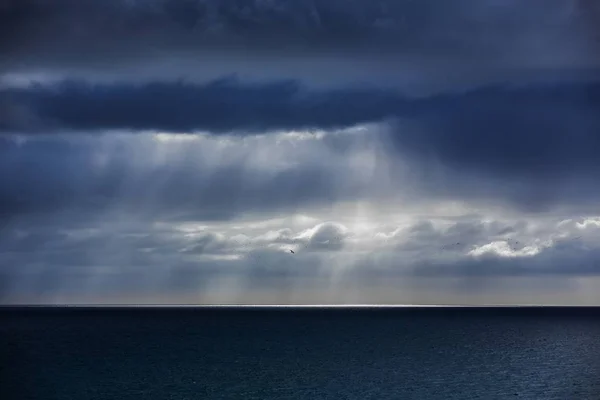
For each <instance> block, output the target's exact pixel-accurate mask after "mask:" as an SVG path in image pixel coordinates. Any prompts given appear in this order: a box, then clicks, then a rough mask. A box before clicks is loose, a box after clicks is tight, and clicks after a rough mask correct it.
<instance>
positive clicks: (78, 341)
mask: <svg viewBox="0 0 600 400" xmlns="http://www.w3.org/2000/svg"><path fill="white" fill-rule="evenodd" d="M508 398H510V399H512V398H520V399H560V400H569V399H600V309H595V308H586V309H576V308H441V309H433V308H420V309H419V308H415V309H411V308H394V309H389V308H385V309H365V308H360V309H336V308H333V309H315V308H308V309H294V308H281V309H260V308H259V309H250V308H242V309H226V308H214V309H201V308H200V309H199V308H184V309H172V308H167V309H148V308H141V309H83V308H81V309H80V308H77V309H75V308H70V309H68V308H67V309H58V308H56V309H53V308H28V309H22V308H21V309H19V308H5V309H1V310H0V399H2V400H12V399H18V400H25V399H44V400H54V399H56V400H58V399H70V400H75V399H76V400H79V399H81V400H88V399H173V400H174V399H419V400H427V399H444V400H448V399H461V400H466V399H508Z"/></svg>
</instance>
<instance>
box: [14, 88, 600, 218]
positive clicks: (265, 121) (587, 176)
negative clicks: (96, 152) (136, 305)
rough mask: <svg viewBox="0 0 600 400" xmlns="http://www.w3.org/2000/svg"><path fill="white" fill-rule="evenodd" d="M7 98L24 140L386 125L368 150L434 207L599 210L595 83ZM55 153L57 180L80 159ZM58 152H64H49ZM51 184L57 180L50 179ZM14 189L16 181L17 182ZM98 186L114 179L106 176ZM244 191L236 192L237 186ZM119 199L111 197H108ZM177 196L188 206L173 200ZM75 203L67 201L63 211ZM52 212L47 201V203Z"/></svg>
mask: <svg viewBox="0 0 600 400" xmlns="http://www.w3.org/2000/svg"><path fill="white" fill-rule="evenodd" d="M3 94H4V95H5V96H6V97H5V98H9V99H10V102H11V103H12V104H13V107H12V109H13V110H21V111H23V110H25V111H26V112H20V113H11V112H10V110H9V111H6V110H7V109H6V108H5V113H6V115H9V118H8V119H5V120H4V128H5V129H8V130H9V131H15V130H17V131H19V128H23V129H22V130H21V132H28V131H29V132H32V131H39V132H52V131H55V132H61V131H63V130H64V129H76V130H83V132H92V131H96V132H104V131H105V130H106V129H121V128H122V129H133V130H139V129H156V130H160V129H165V130H168V131H186V130H194V129H200V130H208V131H209V132H212V133H214V134H225V133H227V132H231V131H233V132H235V133H236V134H237V135H241V136H243V135H246V134H253V133H259V132H268V131H280V130H306V129H312V130H315V129H329V128H335V127H344V126H353V125H356V124H360V123H364V122H378V121H382V120H384V121H388V122H389V123H390V124H391V125H390V128H389V129H388V131H387V132H388V134H387V136H385V135H383V136H382V135H381V134H375V133H374V134H373V135H374V137H373V138H372V141H371V143H377V142H383V143H386V144H389V146H387V148H388V156H389V157H392V158H398V157H400V158H399V159H401V160H402V162H403V163H404V164H406V165H408V168H409V169H410V170H411V172H410V173H411V174H412V175H413V176H414V177H415V178H414V179H413V182H412V183H413V184H414V185H416V186H417V187H419V188H420V189H419V190H420V191H421V192H424V193H428V194H429V195H433V196H441V197H448V196H450V197H458V198H460V197H461V196H466V197H469V198H481V199H487V200H488V201H495V200H497V201H500V202H503V201H505V200H508V201H509V202H511V203H515V204H518V205H519V206H520V207H524V208H526V209H531V210H536V209H537V210H541V209H548V208H552V207H554V206H555V205H556V204H559V205H560V204H569V203H572V204H578V205H587V206H591V205H593V204H595V202H596V201H595V199H596V198H597V195H598V190H597V187H599V185H598V176H600V174H599V166H600V164H598V162H599V161H598V160H599V159H598V157H597V156H596V149H598V148H600V136H599V134H598V132H600V112H599V111H600V84H599V83H597V82H587V83H586V82H579V83H573V82H570V83H569V82H554V83H552V82H548V83H544V84H542V83H538V84H530V85H522V86H490V87H484V88H480V89H477V90H469V91H465V92H454V93H446V94H439V95H434V96H427V97H421V98H410V97H406V96H404V95H401V94H399V93H398V92H397V91H394V90H387V91H386V90H381V89H375V88H370V89H369V88H360V89H340V90H333V91H327V90H324V91H315V90H309V89H306V88H303V87H302V86H301V85H299V84H298V83H294V82H282V83H273V84H266V85H258V84H257V85H246V84H243V83H240V82H238V81H235V80H233V81H229V80H224V81H219V82H216V83H213V84H209V85H206V86H198V85H186V84H174V85H170V84H150V85H145V86H139V87H138V86H130V85H107V86H102V85H101V86H88V85H85V84H74V85H69V84H66V85H64V86H60V85H59V86H57V87H54V86H33V87H30V88H27V89H7V90H5V91H4V92H3ZM12 115H14V117H13V118H12V120H11V118H10V116H12ZM23 115H25V116H26V117H22V116H23ZM32 116H33V117H32ZM28 124H29V125H30V126H27V125H28ZM358 140H359V139H357V136H349V135H337V136H336V135H333V136H331V137H327V136H326V137H325V139H324V143H325V145H326V146H328V147H329V148H330V149H332V150H333V151H335V152H336V153H339V154H344V152H345V154H349V152H352V151H353V150H352V149H353V148H352V146H353V145H352V144H351V143H359V141H358ZM360 140H363V144H360V145H359V146H364V139H363V137H362V136H361V137H360ZM7 143H9V141H5V145H4V146H3V152H4V155H5V156H4V157H3V161H2V162H3V163H4V164H5V167H6V168H12V167H11V166H9V165H8V163H10V162H13V161H9V160H15V159H14V158H11V154H12V153H14V154H13V156H12V157H16V154H25V153H24V152H27V151H31V150H28V148H29V147H27V146H25V147H23V148H21V147H19V146H17V145H12V147H11V146H10V145H9V144H7ZM52 143H53V144H46V146H49V147H47V148H46V149H45V150H43V149H42V148H38V150H36V151H37V152H38V154H39V157H40V158H39V160H40V162H41V160H43V159H44V157H57V160H58V163H56V164H54V166H53V167H52V168H60V167H59V165H61V163H64V162H67V161H66V160H69V159H71V158H70V157H63V156H60V155H59V154H60V153H61V152H63V154H65V153H64V152H65V151H69V152H72V151H75V150H67V149H68V148H72V145H65V146H62V145H60V144H57V143H55V142H52ZM38 146H39V145H38ZM52 146H54V147H55V150H51V147H52ZM56 146H58V147H56ZM60 146H62V147H61V148H59V147H60ZM86 151H88V150H86ZM117 151H120V153H116V154H121V155H120V156H117V155H114V156H112V158H111V163H112V164H111V167H113V168H114V171H118V170H122V169H123V168H122V165H123V163H124V162H125V163H126V162H127V161H126V159H127V157H128V156H127V152H128V151H129V150H127V148H122V149H120V150H119V149H117ZM29 157H33V155H30V156H29ZM74 157H76V158H77V160H80V161H81V160H85V159H86V156H85V155H83V154H80V155H74ZM18 159H20V160H21V161H20V162H24V161H22V160H23V159H22V158H18ZM73 162H74V161H73ZM83 162H85V161H83ZM29 168H30V167H29ZM165 168H166V169H165V170H164V172H160V173H159V172H157V173H156V174H154V175H153V178H152V179H158V180H160V179H163V180H164V179H167V175H169V174H171V175H170V177H169V178H168V182H167V183H165V185H167V186H169V185H172V186H171V187H174V186H184V185H183V183H181V185H179V183H178V182H179V181H178V179H180V178H179V177H182V176H183V175H178V174H177V173H173V171H172V170H170V169H169V168H168V167H165ZM311 168H312V169H311ZM392 168H397V166H392ZM18 170H23V171H26V168H24V167H23V168H21V169H18ZM44 173H47V174H50V173H51V170H48V171H45V172H44ZM115 173H116V172H115ZM391 173H392V174H393V175H397V174H396V173H395V172H393V171H392V172H391ZM72 174H81V170H79V169H77V168H69V169H68V171H67V175H63V176H62V177H61V181H63V183H61V184H65V182H66V181H68V180H69V179H79V182H80V183H79V184H81V185H86V184H87V183H85V180H86V179H87V178H84V177H75V176H72ZM165 174H167V175H165ZM241 174H242V170H241V169H239V168H238V169H236V167H231V168H225V169H222V170H221V172H219V174H216V175H213V180H212V181H210V184H209V186H210V187H211V188H212V190H211V192H213V193H215V198H217V197H218V196H217V195H216V193H222V194H223V195H224V196H225V197H227V196H230V195H232V194H233V193H234V192H232V191H231V190H234V188H235V187H240V186H242V185H241V179H242V175H241ZM68 177H70V178H68ZM161 177H162V178H161ZM5 179H8V180H10V179H18V178H17V175H14V176H13V177H10V178H5ZM90 179H91V178H90ZM98 179H108V178H107V175H105V177H104V178H102V177H98ZM115 179H120V180H123V179H124V178H122V177H121V178H116V177H115ZM149 179H150V178H149ZM181 179H183V178H181ZM236 179H237V182H238V183H237V184H234V183H233V182H236ZM327 179H329V181H328V180H327ZM331 179H332V178H326V177H325V176H323V175H322V174H321V173H320V172H319V170H318V167H316V166H315V165H313V166H312V167H310V168H309V167H306V169H305V170H304V171H303V172H302V173H300V172H293V171H292V170H287V171H286V172H282V173H281V175H280V176H279V177H278V178H277V179H276V180H274V181H273V188H275V187H279V188H280V189H281V190H280V191H279V192H277V193H279V194H281V195H283V193H289V195H287V194H286V195H284V197H286V196H287V197H286V200H283V201H291V199H292V198H297V199H299V198H301V197H303V196H304V197H311V195H310V194H309V193H306V192H305V191H302V192H299V191H298V190H297V188H300V187H302V188H310V190H311V191H315V192H316V191H319V192H327V191H328V190H329V189H328V188H327V187H328V185H330V184H331V182H332V181H331ZM396 181H397V182H396V183H395V184H394V183H393V182H389V183H390V184H392V185H393V186H397V185H401V184H404V183H405V182H402V179H400V178H398V179H397V180H396ZM106 182H107V184H108V185H110V182H109V181H106ZM112 184H113V185H114V184H115V182H112ZM94 185H95V183H94ZM251 186H252V185H251ZM294 188H296V190H295V189H294ZM284 189H285V190H284ZM65 190H67V189H65ZM303 190H304V189H303ZM392 192H393V190H392ZM111 193H113V192H110V191H109V192H107V196H109V195H111ZM163 193H165V194H163V195H161V196H162V198H163V199H162V200H163V201H165V202H167V203H168V202H169V201H175V203H173V204H180V199H181V198H183V197H185V198H195V197H196V195H195V194H194V192H193V190H192V189H187V191H186V193H182V192H180V191H177V190H165V191H163ZM174 193H178V195H181V197H178V199H177V200H174V199H172V198H170V197H169V196H170V195H171V194H174ZM236 193H238V192H236ZM270 193H271V196H272V197H271V198H273V199H277V198H278V195H277V194H276V193H275V192H270ZM184 194H185V196H184ZM72 195H74V194H73V193H70V192H69V191H68V190H67V191H66V192H64V193H63V194H62V195H61V196H60V199H63V200H64V199H65V198H68V197H69V196H72ZM205 197H206V195H205ZM5 199H6V198H5ZM245 199H246V200H245V202H246V204H247V205H251V204H252V203H253V201H254V199H258V198H256V197H253V195H252V194H251V192H247V195H246V197H245ZM494 199H495V200H494ZM5 201H8V200H5ZM53 201H54V200H53V198H52V196H51V195H50V196H49V197H48V201H47V203H48V204H52V202H53ZM61 201H62V200H61ZM256 201H257V202H258V203H262V200H256ZM178 202H179V203H178ZM21 204H22V205H25V204H26V203H23V202H21ZM207 207H208V205H207Z"/></svg>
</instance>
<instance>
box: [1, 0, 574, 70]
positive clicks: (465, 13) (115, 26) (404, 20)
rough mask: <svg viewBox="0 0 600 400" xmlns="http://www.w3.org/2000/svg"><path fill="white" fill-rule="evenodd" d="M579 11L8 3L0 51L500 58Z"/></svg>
mask: <svg viewBox="0 0 600 400" xmlns="http://www.w3.org/2000/svg"><path fill="white" fill-rule="evenodd" d="M579 10H584V11H585V10H586V6H585V5H581V4H576V3H575V2H573V1H561V0H545V1H529V2H518V1H509V2H503V4H499V3H498V2H496V1H480V0H457V1H453V2H452V3H451V4H450V3H446V2H440V1H434V0H421V1H413V0H374V1H362V0H350V1H348V0H301V1H297V0H278V1H262V0H243V1H240V0H220V1H215V0H210V1H205V0H184V1H174V0H150V1H127V0H105V1H102V2H98V1H94V0H55V1H43V0H8V1H4V2H3V3H2V6H0V27H2V28H1V29H2V31H1V33H2V38H3V41H2V42H0V46H1V47H0V49H1V51H2V53H3V54H5V55H7V56H8V57H5V61H4V62H5V63H7V62H8V63H9V64H10V63H11V62H13V65H15V66H18V65H19V63H20V62H21V61H24V60H29V61H41V60H42V59H44V58H45V64H50V65H51V64H53V63H58V64H63V65H64V64H65V63H67V64H69V63H70V64H71V65H74V64H85V63H94V62H96V63H98V62H102V63H103V64H106V62H107V61H108V60H109V58H110V57H111V56H112V58H110V63H114V62H115V61H118V60H126V59H127V58H129V59H130V60H133V59H136V58H139V57H141V56H142V55H147V56H150V57H153V56H156V55H158V54H160V53H161V52H170V53H173V52H177V51H178V50H185V51H193V52H200V53H201V52H202V51H206V50H216V51H231V50H232V49H236V50H235V51H241V50H242V49H243V50H245V51H248V50H250V51H254V52H256V51H260V50H264V51H265V52H267V53H274V54H280V55H281V54H286V53H290V52H292V51H299V52H301V53H306V54H307V53H315V52H317V51H322V53H323V54H324V53H327V52H331V51H340V52H344V51H356V50H359V49H360V50H364V51H369V52H371V53H374V52H375V53H376V52H379V53H380V52H381V51H385V50H390V51H398V50H401V51H403V52H408V53H413V54H415V53H426V54H433V53H435V54H438V55H440V54H445V55H452V56H454V57H455V56H473V55H476V54H479V55H480V56H481V55H487V56H490V55H492V54H495V55H496V56H500V57H502V56H503V55H504V56H506V54H505V53H507V52H510V50H508V49H509V48H510V47H511V46H512V47H513V51H514V48H515V46H520V45H522V44H523V43H524V41H523V38H524V37H526V38H529V39H537V42H536V48H537V49H540V48H542V47H544V46H546V48H548V46H549V45H550V44H552V43H554V45H555V46H556V45H558V44H559V40H560V39H564V38H572V37H571V36H569V35H572V34H574V33H576V32H578V29H581V26H582V23H581V22H582V19H581V18H582V16H581V15H580V14H582V13H578V11H579Z"/></svg>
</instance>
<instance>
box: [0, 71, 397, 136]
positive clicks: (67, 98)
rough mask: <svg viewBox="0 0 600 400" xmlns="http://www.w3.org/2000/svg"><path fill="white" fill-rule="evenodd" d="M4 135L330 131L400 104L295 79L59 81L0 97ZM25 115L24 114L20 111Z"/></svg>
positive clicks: (392, 97) (387, 96)
mask: <svg viewBox="0 0 600 400" xmlns="http://www.w3.org/2000/svg"><path fill="white" fill-rule="evenodd" d="M2 100H4V102H3V103H0V107H2V114H1V115H4V118H3V122H2V121H0V129H4V130H5V131H24V132H27V131H42V132H44V131H46V132H48V131H53V130H59V131H60V130H63V129H74V130H88V131H97V130H107V129H132V130H140V129H148V130H163V131H167V132H189V131H192V130H205V131H210V132H213V133H226V132H230V131H242V132H245V131H246V132H251V133H259V132H263V131H265V130H275V129H295V130H299V129H309V128H316V129H331V128H339V127H345V126H351V125H355V124H358V123H362V122H371V121H378V120H380V119H382V118H384V117H386V116H390V115H392V114H393V113H394V112H396V111H399V112H402V110H403V109H404V108H406V106H404V107H402V105H403V104H404V101H403V100H404V99H403V97H402V96H399V95H398V94H396V93H393V92H389V93H388V92H386V91H379V90H369V89H361V88H357V89H352V88H350V89H340V90H334V91H327V92H323V93H321V92H318V91H309V90H307V89H306V88H304V87H302V85H300V84H299V83H297V82H294V81H283V82H275V83H271V84H243V83H241V82H239V81H238V80H236V79H222V80H218V81H215V82H212V83H210V84H207V85H193V84H185V83H178V84H177V83H176V84H167V83H152V84H146V85H127V84H114V85H89V84H85V83H81V82H80V83H75V82H64V83H61V84H58V85H56V86H55V85H49V86H43V85H33V86H31V87H29V88H25V89H5V90H2V91H0V101H2ZM25 111H26V112H25Z"/></svg>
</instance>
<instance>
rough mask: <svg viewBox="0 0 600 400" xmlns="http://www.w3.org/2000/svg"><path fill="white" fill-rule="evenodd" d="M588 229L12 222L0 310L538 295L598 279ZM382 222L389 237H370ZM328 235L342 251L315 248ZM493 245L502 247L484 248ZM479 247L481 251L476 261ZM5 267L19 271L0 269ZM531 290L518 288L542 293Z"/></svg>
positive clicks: (593, 234) (488, 224)
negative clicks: (357, 291)
mask: <svg viewBox="0 0 600 400" xmlns="http://www.w3.org/2000/svg"><path fill="white" fill-rule="evenodd" d="M597 219H598V218H596V217H587V218H578V219H573V220H570V221H569V220H566V221H561V220H558V219H555V218H550V219H548V218H536V219H529V220H524V219H518V220H511V219H503V218H500V219H491V218H490V217H487V218H486V217H484V216H482V215H480V216H474V215H473V216H462V217H460V218H459V219H457V220H456V221H454V222H452V221H450V220H448V219H445V218H429V219H428V218H423V217H418V216H417V217H414V218H413V220H412V222H411V223H409V224H408V225H403V224H402V223H398V222H395V220H393V219H391V218H388V220H387V221H381V222H382V224H375V225H374V226H373V227H372V229H369V230H361V229H359V227H358V226H352V225H350V226H345V225H344V224H340V223H338V222H323V221H320V220H318V219H314V218H307V217H299V216H296V217H294V218H292V219H289V218H288V219H283V220H281V219H280V220H271V221H270V222H269V221H264V220H263V221H262V222H260V220H257V221H246V222H233V223H231V222H229V223H208V224H192V223H183V224H182V223H165V224H160V225H156V224H154V225H150V224H145V223H134V224H132V223H127V224H119V223H117V221H116V220H111V221H109V222H108V223H107V222H106V221H105V222H104V223H103V224H99V223H96V224H91V223H88V226H86V227H77V228H60V227H64V226H67V225H65V224H63V223H61V222H59V221H57V222H58V225H56V223H55V224H54V225H53V228H51V227H47V228H43V227H40V226H39V225H38V224H34V223H20V224H19V225H16V226H13V228H12V230H11V234H9V235H3V237H2V240H1V241H0V265H2V266H3V270H2V274H3V276H4V277H5V278H6V279H5V280H3V282H4V285H3V290H2V293H1V294H2V301H3V302H4V303H7V302H15V301H24V300H23V299H29V300H28V301H33V302H36V301H43V302H61V301H67V300H66V299H69V300H68V301H84V302H85V301H87V300H89V299H94V301H98V300H101V299H104V300H101V301H104V302H107V301H111V299H124V298H126V299H128V300H127V301H129V302H136V301H141V300H143V299H146V298H154V299H162V300H165V301H168V302H173V301H177V299H182V298H187V299H195V301H200V302H211V301H215V300H216V299H219V300H220V301H223V302H235V301H239V300H240V299H242V300H241V301H242V302H245V301H249V300H248V299H251V298H257V297H252V296H259V298H260V296H261V295H260V293H262V294H263V295H266V294H267V293H271V295H273V293H280V294H279V296H280V297H279V299H280V300H281V299H285V298H288V297H286V296H292V297H294V296H296V297H294V298H298V297H297V296H300V298H302V295H301V293H304V296H307V295H308V293H313V292H311V291H314V293H317V294H318V293H321V294H320V296H321V297H322V296H323V294H324V293H327V292H328V291H335V292H336V293H338V294H340V291H339V290H340V288H341V287H348V288H353V287H363V289H364V290H366V291H370V293H371V294H372V295H374V293H376V292H377V291H378V290H379V291H388V290H389V289H390V288H389V285H390V284H391V283H392V282H396V283H397V284H398V285H400V287H404V286H405V285H407V284H409V283H410V282H412V284H414V285H417V286H420V285H425V286H424V290H433V288H434V287H436V286H439V285H442V286H440V288H441V287H445V289H444V290H446V293H447V294H448V295H449V294H450V292H453V293H454V292H457V291H461V290H462V291H463V292H464V294H465V296H468V295H470V294H473V293H477V292H478V291H479V290H481V288H483V287H485V288H488V289H489V290H490V291H491V292H490V293H492V292H494V291H496V290H501V291H502V290H505V289H503V288H504V286H503V285H504V283H502V282H509V281H512V282H513V283H514V282H517V283H518V282H521V284H522V282H523V280H528V279H530V278H534V277H536V278H537V279H540V280H541V281H540V282H546V281H548V282H550V283H549V285H556V284H557V282H556V281H553V279H555V278H554V277H557V276H558V277H563V278H562V279H563V280H564V283H565V284H568V282H569V281H570V280H572V279H579V278H580V277H590V279H594V277H596V276H598V274H599V273H600V270H599V269H598V268H597V265H598V264H597V260H598V259H599V257H600V253H599V250H600V249H599V248H598V246H597V245H596V243H597V239H598V237H600V229H599V228H598V226H597V225H594V224H593V223H592V222H593V221H596V220H597ZM294 221H295V222H294ZM482 221H485V222H482ZM586 221H588V222H586ZM590 221H591V222H590ZM390 224H391V225H392V226H394V225H395V229H394V231H393V232H394V233H393V234H391V235H380V234H379V233H381V232H384V231H385V230H386V229H387V228H385V225H390ZM56 228H58V229H56ZM382 229H383V230H382ZM340 232H344V239H341V240H343V241H344V242H345V245H344V246H341V245H334V246H330V245H323V244H324V243H325V242H326V241H327V240H331V239H332V238H335V237H336V236H337V235H339V234H340ZM455 235H459V236H460V238H461V240H462V241H463V242H461V245H459V246H447V243H448V242H451V244H452V245H454V242H453V241H454V240H455V237H456V236H455ZM373 240H375V242H378V243H375V242H374V241H373ZM498 243H503V246H498V245H495V246H490V244H498ZM314 244H317V246H313V245H314ZM338 244H339V242H338ZM486 246H488V250H487V251H485V252H477V251H476V250H477V249H483V248H485V247H486ZM291 248H293V249H295V250H296V251H295V254H292V253H290V252H289V249H291ZM190 249H193V251H190ZM523 249H536V250H537V251H523ZM16 264H18V265H19V266H20V268H18V269H15V268H8V267H7V266H9V265H16ZM442 278H443V279H445V280H446V283H442V282H441V281H439V279H442ZM494 281H497V283H496V284H494ZM427 282H429V283H427ZM552 282H554V283H552ZM528 285H529V284H528ZM526 286H527V285H526ZM534 286H535V285H534ZM534 286H531V285H529V288H530V290H535V291H539V290H542V289H543V288H539V287H538V288H535V287H534ZM546 289H547V290H553V289H551V288H549V289H548V288H546ZM519 290H520V289H519ZM252 293H253V295H252V296H250V295H251V294H252ZM286 293H287V294H286ZM349 293H350V292H349ZM507 293H508V292H507ZM148 296H149V297H148ZM246 296H250V297H246ZM281 296H283V297H281ZM506 296H508V294H507V295H506ZM140 299H141V300H140ZM211 299H212V300H211ZM288 299H289V298H288ZM504 299H505V300H506V297H505V298H504ZM144 301H145V300H144ZM303 302H310V298H307V297H304V299H303Z"/></svg>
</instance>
